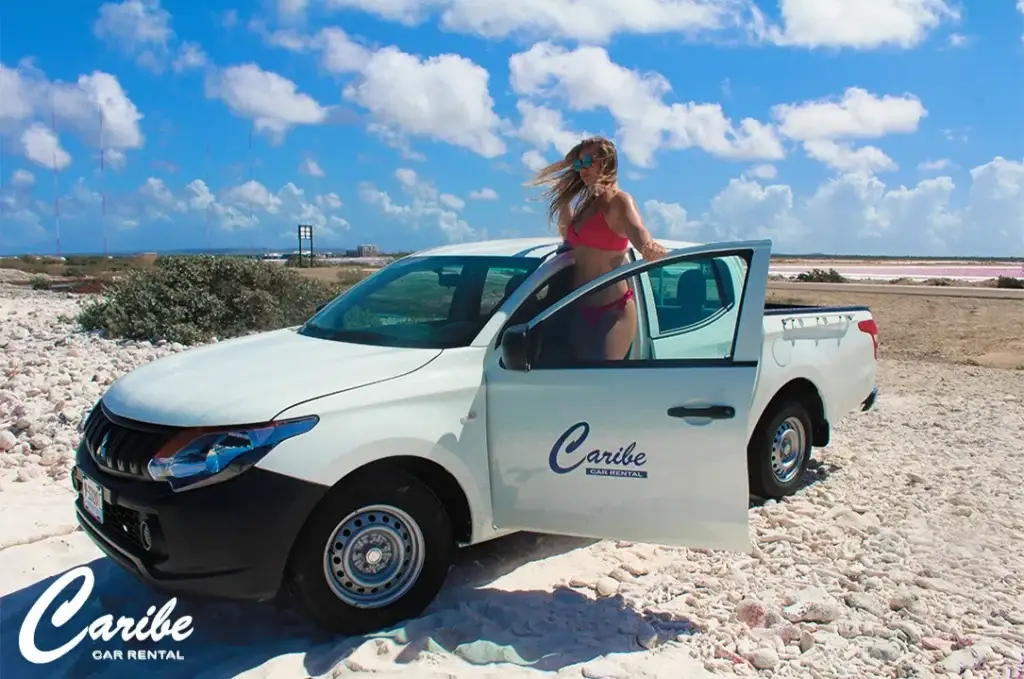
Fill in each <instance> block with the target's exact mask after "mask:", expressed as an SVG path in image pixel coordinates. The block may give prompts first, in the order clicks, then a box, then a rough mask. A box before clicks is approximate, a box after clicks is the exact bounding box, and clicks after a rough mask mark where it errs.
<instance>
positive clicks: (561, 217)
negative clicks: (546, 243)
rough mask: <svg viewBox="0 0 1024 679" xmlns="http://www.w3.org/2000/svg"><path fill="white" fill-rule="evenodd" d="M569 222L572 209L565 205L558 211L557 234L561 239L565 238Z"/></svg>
mask: <svg viewBox="0 0 1024 679" xmlns="http://www.w3.org/2000/svg"><path fill="white" fill-rule="evenodd" d="M570 224H572V210H571V209H569V207H568V206H565V207H563V208H561V209H560V210H559V211H558V235H559V236H560V237H561V238H562V240H565V236H566V234H568V233H569V225H570Z"/></svg>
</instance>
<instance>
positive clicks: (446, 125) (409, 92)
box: [253, 23, 506, 160]
mask: <svg viewBox="0 0 1024 679" xmlns="http://www.w3.org/2000/svg"><path fill="white" fill-rule="evenodd" d="M253 28H254V30H256V31H257V32H258V33H260V34H261V35H262V36H263V39H264V40H265V41H267V42H268V43H269V44H272V45H274V46H277V47H281V48H283V49H287V50H291V51H294V52H310V51H315V52H319V54H320V59H321V65H322V66H323V67H324V69H325V70H327V71H328V72H330V73H332V74H335V75H352V76H354V78H353V79H352V80H351V81H350V82H349V83H348V84H347V85H346V86H345V88H344V90H343V96H344V97H345V99H347V100H348V101H351V102H353V103H355V104H358V105H359V106H361V107H363V108H364V109H366V110H367V111H369V112H370V114H371V115H372V117H373V122H371V123H370V124H369V125H368V127H367V129H368V130H369V131H370V132H372V133H374V134H377V135H378V136H380V137H381V138H382V139H383V140H384V141H385V143H387V144H388V145H390V146H393V147H394V148H396V149H398V150H399V151H401V152H402V154H403V156H404V157H407V158H410V159H417V160H420V159H422V155H421V154H418V153H416V152H414V151H413V150H412V149H411V147H410V145H409V138H410V137H413V138H415V137H420V138H425V139H432V140H436V141H443V142H447V143H449V144H453V145H455V146H461V147H463V148H467V149H470V150H472V151H473V152H475V153H477V154H479V155H481V156H483V157H485V158H494V157H496V156H499V155H501V154H503V153H505V150H506V146H505V142H504V140H502V138H501V137H500V136H499V135H498V131H499V129H500V128H501V126H502V120H501V119H500V118H499V117H498V115H497V114H496V113H495V111H494V99H493V98H492V97H491V94H490V90H489V87H490V74H489V73H488V72H487V70H486V69H485V68H483V67H481V66H479V65H478V64H476V63H474V62H473V61H471V60H470V59H467V58H466V57H463V56H461V55H458V54H440V55H437V56H432V57H426V58H423V57H419V56H417V55H413V54H408V53H406V52H403V51H402V50H400V49H398V48H397V47H393V46H392V47H383V48H380V49H372V48H370V47H368V46H366V45H362V44H360V43H358V42H356V41H355V40H354V39H353V38H351V37H350V36H349V35H348V34H347V33H345V32H344V31H343V30H341V29H339V28H335V27H330V28H325V29H322V30H321V31H320V32H318V33H317V34H315V35H305V34H302V33H299V32H296V31H291V30H283V31H267V30H266V28H265V27H263V26H262V25H261V24H259V23H255V24H254V25H253Z"/></svg>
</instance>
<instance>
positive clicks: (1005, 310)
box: [768, 290, 1024, 370]
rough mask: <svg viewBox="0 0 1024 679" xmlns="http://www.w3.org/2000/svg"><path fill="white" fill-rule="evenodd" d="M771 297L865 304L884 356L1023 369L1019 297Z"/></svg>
mask: <svg viewBox="0 0 1024 679" xmlns="http://www.w3.org/2000/svg"><path fill="white" fill-rule="evenodd" d="M768 300H769V301H770V302H779V303H783V302H792V303H794V304H821V305H829V306H832V305H847V304H856V305H866V306H868V307H870V308H871V312H872V314H873V315H874V317H875V318H876V319H877V320H878V327H879V335H880V340H881V355H882V356H883V357H884V358H896V359H903V360H908V359H909V360H922V361H933V362H939V363H960V364H965V365H983V366H990V367H994V368H1009V369H1016V370H1024V331H1022V329H1024V300H1017V299H975V298H965V297H928V296H921V295H906V296H904V295H893V294H884V295H871V294H864V293H860V292H851V293H844V292H807V293H803V292H798V291H793V290H785V291H770V292H769V294H768Z"/></svg>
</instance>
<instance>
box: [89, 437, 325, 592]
mask: <svg viewBox="0 0 1024 679" xmlns="http://www.w3.org/2000/svg"><path fill="white" fill-rule="evenodd" d="M82 474H84V475H85V476H86V477H88V478H89V479H91V480H93V481H95V482H97V483H98V484H100V486H101V487H102V488H103V491H102V495H103V522H102V524H101V523H100V522H99V521H98V520H97V519H96V518H94V517H93V516H92V514H90V513H89V512H87V511H86V509H85V505H84V504H83V498H82V480H81V479H82ZM71 478H72V485H73V486H74V488H75V490H76V491H77V493H78V496H77V498H76V500H75V513H76V514H77V517H78V523H79V524H80V525H81V526H82V529H83V530H84V531H85V532H86V534H87V535H88V536H89V537H90V538H92V540H93V542H95V543H96V545H97V546H98V547H99V548H100V549H101V550H103V552H105V553H106V554H107V556H109V557H110V558H111V559H113V560H114V561H115V562H117V563H118V564H119V565H121V566H122V567H123V568H125V569H126V570H128V571H129V572H131V573H132V574H134V575H135V576H137V577H138V578H140V579H141V580H142V581H143V582H145V583H146V584H147V585H149V586H150V587H153V588H154V589H158V590H161V591H163V592H167V593H169V594H182V595H187V596H201V597H215V598H227V599H246V600H255V601H266V600H269V599H273V598H274V597H275V596H276V594H277V592H278V590H279V589H280V586H281V579H282V576H283V574H284V569H285V565H286V563H287V560H288V554H289V551H290V550H291V547H292V544H293V543H294V540H295V537H296V536H297V535H298V533H299V530H301V528H302V525H303V524H304V523H305V521H306V518H307V517H308V516H309V514H310V512H311V511H312V509H313V507H314V506H315V505H316V504H317V502H319V501H320V499H321V498H322V497H323V495H324V493H326V492H327V488H326V487H324V486H319V485H316V484H312V483H309V482H307V481H300V480H298V479H294V478H291V477H288V476H284V475H281V474H277V473H274V472H268V471H264V470H262V469H259V468H258V467H257V468H252V469H249V470H248V471H246V472H244V473H243V474H240V475H239V476H237V477H235V478H233V479H229V480H227V481H224V482H223V483H218V484H214V485H211V486H207V487H203V488H196V489H194V490H188V491H185V492H181V493H175V492H174V491H172V490H171V489H170V486H168V485H167V484H166V483H160V482H153V481H141V480H134V479H122V478H116V477H114V476H111V475H109V474H106V473H104V472H103V471H101V470H100V469H99V468H98V467H97V466H96V464H95V462H94V461H93V459H92V457H91V456H90V455H89V452H88V450H87V448H86V447H85V446H84V445H80V446H79V447H78V452H77V454H76V458H75V468H74V469H73V470H72V475H71Z"/></svg>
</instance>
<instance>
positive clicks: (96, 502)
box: [82, 474, 103, 523]
mask: <svg viewBox="0 0 1024 679" xmlns="http://www.w3.org/2000/svg"><path fill="white" fill-rule="evenodd" d="M82 504H83V505H84V506H85V511H87V512H89V514H91V515H92V518H94V519H96V521H97V522H98V523H103V487H102V486H101V485H100V484H98V483H96V482H95V481H93V480H92V479H90V478H89V477H88V476H86V475H84V474H83V475H82Z"/></svg>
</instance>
